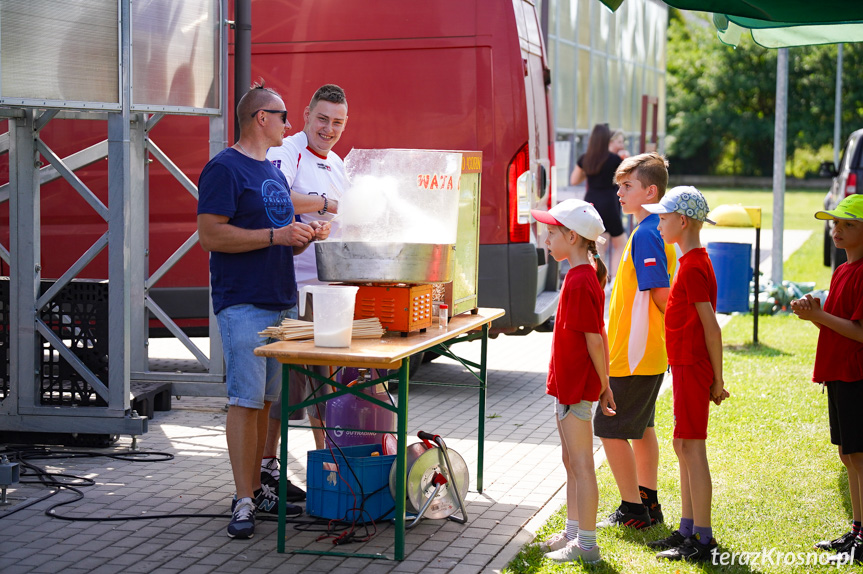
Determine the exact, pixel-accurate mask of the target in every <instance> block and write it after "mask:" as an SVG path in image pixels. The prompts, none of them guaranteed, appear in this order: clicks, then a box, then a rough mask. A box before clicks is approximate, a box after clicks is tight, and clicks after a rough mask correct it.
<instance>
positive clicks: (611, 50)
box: [537, 0, 668, 186]
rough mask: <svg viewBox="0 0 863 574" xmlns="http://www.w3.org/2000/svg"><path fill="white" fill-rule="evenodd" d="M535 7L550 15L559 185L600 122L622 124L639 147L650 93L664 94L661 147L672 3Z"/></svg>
mask: <svg viewBox="0 0 863 574" xmlns="http://www.w3.org/2000/svg"><path fill="white" fill-rule="evenodd" d="M546 2H547V6H543V5H542V4H543V3H546ZM537 12H538V13H539V14H540V17H541V18H543V19H545V18H547V20H546V21H545V22H543V24H544V27H547V31H548V36H547V48H548V55H549V65H550V66H551V70H552V82H553V83H552V89H553V101H554V104H553V105H554V123H555V134H556V139H557V141H558V144H557V145H556V152H557V153H556V162H557V166H558V174H557V175H558V178H557V180H558V182H559V185H561V186H565V185H567V184H568V179H569V177H568V176H569V172H570V171H571V169H572V166H574V165H575V159H576V158H577V157H578V155H580V154H581V153H583V152H584V150H585V149H586V147H587V139H588V136H589V134H590V130H591V128H592V127H593V125H594V124H597V123H602V122H605V123H608V124H609V126H610V127H611V129H612V130H616V129H623V130H624V131H625V132H626V135H627V149H628V150H629V151H630V152H631V153H637V152H639V151H640V150H639V149H638V147H639V138H640V135H641V116H642V111H641V107H642V95H644V94H646V95H648V96H652V97H656V98H658V103H659V106H658V114H657V117H658V136H659V145H658V147H659V150H660V151H662V150H663V148H664V145H663V144H664V139H665V51H666V30H667V27H668V6H667V5H666V4H664V3H662V2H659V1H657V0H626V1H625V2H624V3H623V4H622V5H621V6H620V8H618V9H617V11H616V12H614V13H612V12H611V11H610V10H609V9H608V8H606V7H605V6H604V5H603V4H602V3H601V2H599V0H539V1H538V3H537ZM650 126H651V122H650V119H648V131H650Z"/></svg>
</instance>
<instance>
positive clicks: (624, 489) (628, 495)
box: [602, 438, 641, 504]
mask: <svg viewBox="0 0 863 574" xmlns="http://www.w3.org/2000/svg"><path fill="white" fill-rule="evenodd" d="M635 442H636V441H633V443H635ZM602 447H603V448H604V449H605V456H606V459H607V460H608V467H609V468H610V469H611V474H613V475H614V481H615V482H616V483H617V490H619V491H620V499H621V500H624V501H626V502H635V503H639V504H640V503H641V496H640V495H639V493H638V485H639V480H640V477H639V475H638V474H637V472H636V462H637V459H636V457H635V455H634V453H633V447H632V446H630V444H629V441H627V440H624V439H619V438H603V439H602Z"/></svg>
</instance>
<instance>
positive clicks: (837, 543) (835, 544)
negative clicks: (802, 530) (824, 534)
mask: <svg viewBox="0 0 863 574" xmlns="http://www.w3.org/2000/svg"><path fill="white" fill-rule="evenodd" d="M854 538H856V536H855V534H854V533H853V532H846V533H845V534H843V535H842V536H840V537H839V538H836V539H834V540H822V541H821V542H816V543H815V548H817V549H818V550H832V551H834V552H835V551H842V550H845V547H846V546H849V545H850V544H851V543H852V542H854Z"/></svg>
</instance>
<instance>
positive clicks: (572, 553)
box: [545, 540, 602, 564]
mask: <svg viewBox="0 0 863 574" xmlns="http://www.w3.org/2000/svg"><path fill="white" fill-rule="evenodd" d="M545 557H546V558H548V559H549V560H554V561H555V562H571V561H573V560H581V561H582V562H584V563H586V564H596V563H597V562H599V561H600V560H602V557H601V556H600V555H599V546H594V547H593V548H591V549H590V550H583V549H582V548H581V546H579V545H578V541H577V540H570V541H569V543H568V544H567V545H566V546H565V547H563V548H561V549H560V550H555V551H554V552H549V553H548V554H546V555H545Z"/></svg>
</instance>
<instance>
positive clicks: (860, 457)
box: [839, 446, 863, 521]
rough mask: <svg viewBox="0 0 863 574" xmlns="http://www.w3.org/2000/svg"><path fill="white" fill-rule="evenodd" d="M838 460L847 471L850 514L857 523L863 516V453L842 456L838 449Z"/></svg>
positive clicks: (840, 449) (840, 448)
mask: <svg viewBox="0 0 863 574" xmlns="http://www.w3.org/2000/svg"><path fill="white" fill-rule="evenodd" d="M839 459H840V460H841V461H842V464H844V465H845V468H846V469H847V470H848V491H849V492H850V494H851V512H852V516H853V519H854V520H855V521H859V520H860V519H861V516H863V508H861V501H863V453H861V452H855V453H852V454H842V447H841V446H840V447H839Z"/></svg>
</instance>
